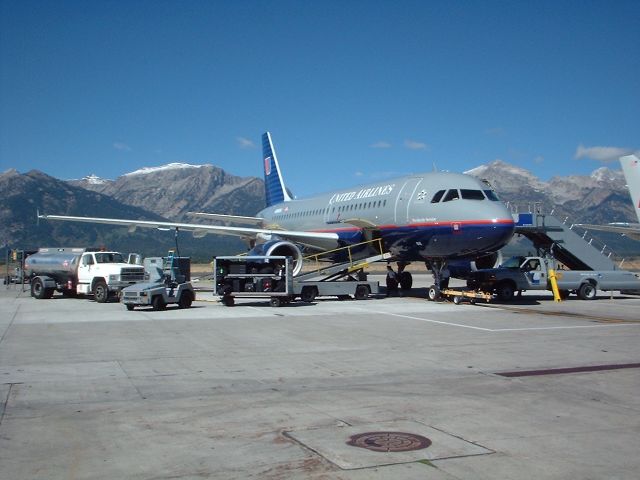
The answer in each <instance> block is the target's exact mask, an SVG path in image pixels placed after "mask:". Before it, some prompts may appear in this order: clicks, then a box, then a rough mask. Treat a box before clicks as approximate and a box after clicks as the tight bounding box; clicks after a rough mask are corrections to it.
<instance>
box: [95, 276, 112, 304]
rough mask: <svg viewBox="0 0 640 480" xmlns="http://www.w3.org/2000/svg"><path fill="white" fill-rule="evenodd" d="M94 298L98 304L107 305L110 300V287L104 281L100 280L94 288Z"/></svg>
mask: <svg viewBox="0 0 640 480" xmlns="http://www.w3.org/2000/svg"><path fill="white" fill-rule="evenodd" d="M93 296H94V297H95V299H96V302H98V303H105V302H106V301H107V300H109V287H107V282H105V281H104V280H98V281H97V282H96V283H95V285H94V286H93Z"/></svg>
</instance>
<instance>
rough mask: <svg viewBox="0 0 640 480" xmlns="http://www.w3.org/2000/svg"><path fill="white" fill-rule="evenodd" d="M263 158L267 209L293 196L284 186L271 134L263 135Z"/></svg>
mask: <svg viewBox="0 0 640 480" xmlns="http://www.w3.org/2000/svg"><path fill="white" fill-rule="evenodd" d="M262 158H263V159H264V190H265V197H266V198H265V199H266V201H267V207H270V206H271V205H275V204H276V203H280V202H288V201H289V200H291V195H290V194H289V192H288V191H287V189H286V188H285V186H284V181H283V180H282V174H281V173H280V166H279V165H278V158H277V157H276V151H275V149H274V148H273V142H272V141H271V134H270V133H269V132H266V133H264V134H263V135H262Z"/></svg>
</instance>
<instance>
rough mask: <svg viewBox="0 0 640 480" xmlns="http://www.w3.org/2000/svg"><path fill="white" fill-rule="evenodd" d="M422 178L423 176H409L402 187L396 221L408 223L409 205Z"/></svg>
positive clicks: (397, 199)
mask: <svg viewBox="0 0 640 480" xmlns="http://www.w3.org/2000/svg"><path fill="white" fill-rule="evenodd" d="M422 180H423V179H422V177H412V178H409V179H408V180H407V181H406V182H405V183H404V185H403V186H402V188H401V189H400V192H398V196H397V197H396V205H395V222H396V223H406V222H408V221H409V206H410V205H411V200H412V199H413V198H414V196H415V194H416V191H417V190H418V187H419V185H420V183H421V182H422Z"/></svg>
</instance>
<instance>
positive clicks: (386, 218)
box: [39, 132, 514, 284]
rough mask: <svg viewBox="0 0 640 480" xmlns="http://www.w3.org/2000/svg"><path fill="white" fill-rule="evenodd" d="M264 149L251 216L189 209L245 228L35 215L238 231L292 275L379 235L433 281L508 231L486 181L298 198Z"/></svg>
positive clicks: (421, 180)
mask: <svg viewBox="0 0 640 480" xmlns="http://www.w3.org/2000/svg"><path fill="white" fill-rule="evenodd" d="M262 152H263V163H264V180H265V194H266V195H265V196H266V198H265V200H266V208H264V209H263V210H261V211H260V212H258V214H257V215H256V216H255V217H238V216H233V215H222V214H211V213H194V214H193V215H194V216H197V217H200V218H209V219H213V220H219V221H225V222H236V223H239V224H244V225H245V226H228V225H206V224H194V223H173V222H155V221H146V220H128V219H110V218H96V217H71V216H61V215H39V217H40V218H43V219H48V220H67V221H78V222H91V223H106V224H111V225H122V226H126V227H128V228H129V230H130V231H134V230H135V229H136V228H138V227H145V228H162V229H166V228H172V229H173V228H175V229H179V230H185V231H190V232H193V235H194V236H195V237H201V236H204V235H206V234H208V233H216V234H223V235H236V236H240V237H244V238H245V239H249V240H250V245H251V247H252V252H251V254H255V255H283V256H290V257H292V258H293V260H294V274H297V273H298V272H299V271H300V269H301V268H302V261H303V257H304V254H305V253H306V252H318V251H328V250H333V249H337V248H339V247H342V246H347V245H355V244H358V243H361V242H365V241H367V240H370V239H376V238H379V239H381V241H382V243H383V247H384V250H385V251H386V252H390V253H391V254H392V256H393V260H394V261H397V262H398V263H399V265H406V264H408V263H409V262H413V261H420V262H426V264H427V265H428V266H429V268H430V269H431V270H432V272H433V274H434V277H435V278H436V284H438V282H437V280H438V279H439V278H440V272H441V271H442V270H443V269H444V268H445V266H446V265H447V263H449V262H450V261H452V260H455V261H465V262H471V261H475V260H477V259H480V258H485V259H486V258H489V259H492V258H495V257H494V255H495V252H497V251H498V250H499V249H500V248H501V247H503V246H504V245H505V244H506V243H507V242H508V241H509V240H510V239H511V237H512V235H513V231H514V221H513V217H512V216H511V214H510V212H509V210H508V209H507V208H506V206H505V205H504V204H503V203H502V202H501V201H500V199H499V198H498V196H497V195H496V192H495V191H494V190H493V189H492V188H491V186H490V185H489V184H488V183H486V182H483V181H480V180H478V179H476V178H474V177H471V176H469V175H464V174H457V173H446V172H431V173H421V174H415V175H407V176H404V177H398V178H394V179H390V180H385V181H382V182H375V183H371V184H367V185H360V186H357V187H353V188H348V189H341V190H336V191H332V192H328V193H324V194H320V195H316V196H313V197H309V198H301V199H298V198H294V197H293V195H292V194H291V193H290V192H289V190H287V188H286V187H285V183H284V180H283V176H282V173H281V171H280V165H279V163H278V159H277V157H276V153H275V149H274V147H273V142H272V140H271V134H270V133H269V132H267V133H265V134H264V135H263V136H262ZM246 225H250V226H246ZM336 260H337V258H336ZM409 281H410V276H409Z"/></svg>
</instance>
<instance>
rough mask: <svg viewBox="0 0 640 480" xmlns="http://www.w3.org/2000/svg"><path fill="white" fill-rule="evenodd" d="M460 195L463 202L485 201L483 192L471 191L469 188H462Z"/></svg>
mask: <svg viewBox="0 0 640 480" xmlns="http://www.w3.org/2000/svg"><path fill="white" fill-rule="evenodd" d="M460 195H462V199H463V200H484V195H483V194H482V190H470V189H468V188H461V189H460Z"/></svg>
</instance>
